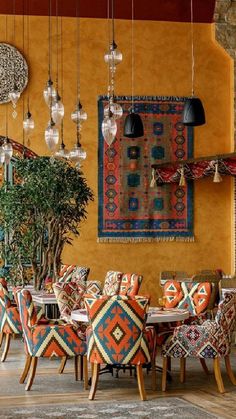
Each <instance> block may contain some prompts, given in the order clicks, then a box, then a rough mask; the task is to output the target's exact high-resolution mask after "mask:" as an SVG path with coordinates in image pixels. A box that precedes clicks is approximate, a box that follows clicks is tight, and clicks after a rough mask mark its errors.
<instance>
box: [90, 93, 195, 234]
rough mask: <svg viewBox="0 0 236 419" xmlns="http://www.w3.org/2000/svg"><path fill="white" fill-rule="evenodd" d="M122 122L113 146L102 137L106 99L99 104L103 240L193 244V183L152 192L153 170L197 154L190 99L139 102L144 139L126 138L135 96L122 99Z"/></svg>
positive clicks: (141, 99) (137, 109) (142, 99)
mask: <svg viewBox="0 0 236 419" xmlns="http://www.w3.org/2000/svg"><path fill="white" fill-rule="evenodd" d="M117 100H118V103H120V104H121V106H122V108H123V112H124V113H123V117H122V118H121V119H120V120H117V124H118V131H117V136H116V140H115V141H114V143H113V144H112V145H111V146H110V147H109V146H108V145H107V144H106V143H105V142H104V139H103V136H102V133H101V123H102V118H103V109H104V106H105V105H106V104H107V98H105V97H101V98H100V99H99V101H98V112H99V175H98V176H99V178H98V196H99V208H98V241H99V242H139V241H160V240H184V241H192V240H193V184H192V182H188V184H187V185H186V186H183V187H182V186H181V187H180V186H179V185H176V184H172V185H160V186H158V187H157V188H150V180H151V173H152V169H151V165H152V164H155V163H159V162H163V161H165V160H167V161H169V160H171V159H174V160H182V159H186V158H190V157H192V155H193V129H192V127H185V126H184V125H183V124H182V122H181V118H182V112H183V106H184V102H185V100H186V99H185V98H176V97H136V98H135V112H137V113H139V114H140V116H141V117H142V120H143V124H144V132H145V135H144V136H143V137H141V138H138V139H129V138H126V137H124V136H123V125H124V120H125V117H126V115H127V113H128V110H129V108H130V105H131V98H130V97H119V98H117Z"/></svg>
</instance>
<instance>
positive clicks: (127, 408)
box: [0, 393, 220, 419]
mask: <svg viewBox="0 0 236 419" xmlns="http://www.w3.org/2000/svg"><path fill="white" fill-rule="evenodd" d="M105 397H106V396H105V393H104V398H105ZM15 418H17V419H20V418H22V419H23V418H24V419H29V418H30V419H45V418H63V419H64V418H68V419H76V418H81V419H131V418H133V419H137V418H140V419H141V418H143V419H145V418H149V419H156V418H178V419H182V418H186V419H191V418H196V419H198V418H204V419H217V418H220V416H215V415H213V414H211V413H207V412H206V411H205V410H204V409H202V408H200V407H198V406H195V405H194V404H192V403H189V402H187V401H185V400H183V399H182V398H180V397H160V398H156V399H152V400H147V401H145V402H142V401H136V402H114V403H105V402H92V401H91V402H89V403H86V404H85V403H80V404H78V405H75V404H68V405H62V406H58V405H56V406H52V405H49V406H47V405H40V406H33V407H32V406H30V407H18V408H14V409H1V412H0V419H15Z"/></svg>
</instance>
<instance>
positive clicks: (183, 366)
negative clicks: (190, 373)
mask: <svg viewBox="0 0 236 419" xmlns="http://www.w3.org/2000/svg"><path fill="white" fill-rule="evenodd" d="M185 376H186V358H180V382H181V383H184V382H185Z"/></svg>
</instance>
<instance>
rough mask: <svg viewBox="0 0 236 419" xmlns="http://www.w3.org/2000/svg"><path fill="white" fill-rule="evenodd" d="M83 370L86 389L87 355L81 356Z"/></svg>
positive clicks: (85, 387)
mask: <svg viewBox="0 0 236 419" xmlns="http://www.w3.org/2000/svg"><path fill="white" fill-rule="evenodd" d="M83 370H84V389H85V390H88V361H87V355H84V356H83Z"/></svg>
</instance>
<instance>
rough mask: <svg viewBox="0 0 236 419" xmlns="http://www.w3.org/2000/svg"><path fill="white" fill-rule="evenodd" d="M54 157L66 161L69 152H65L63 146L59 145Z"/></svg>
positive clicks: (62, 144)
mask: <svg viewBox="0 0 236 419" xmlns="http://www.w3.org/2000/svg"><path fill="white" fill-rule="evenodd" d="M54 156H55V157H56V158H64V159H68V158H69V156H70V152H69V150H67V148H66V146H65V144H64V143H61V145H60V148H59V150H58V151H56V152H55V154H54Z"/></svg>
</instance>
